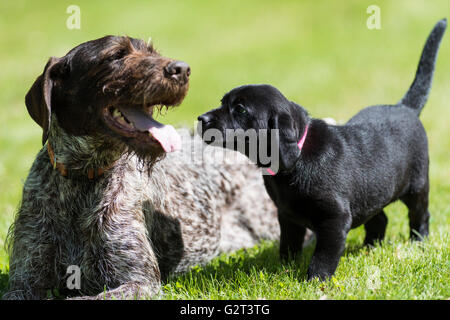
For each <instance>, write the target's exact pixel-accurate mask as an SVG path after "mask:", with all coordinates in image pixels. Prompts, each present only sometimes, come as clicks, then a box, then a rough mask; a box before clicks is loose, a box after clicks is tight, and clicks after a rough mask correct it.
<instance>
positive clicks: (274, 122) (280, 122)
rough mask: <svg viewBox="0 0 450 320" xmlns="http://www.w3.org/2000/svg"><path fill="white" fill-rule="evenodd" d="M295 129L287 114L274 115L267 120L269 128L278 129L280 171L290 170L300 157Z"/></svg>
mask: <svg viewBox="0 0 450 320" xmlns="http://www.w3.org/2000/svg"><path fill="white" fill-rule="evenodd" d="M296 127H297V126H296V124H295V122H294V120H293V119H292V117H291V116H290V115H289V114H287V113H285V114H277V115H274V116H273V117H272V118H271V119H270V120H269V128H270V129H278V132H279V142H278V145H279V150H280V153H279V154H280V168H281V169H285V170H289V169H291V168H292V167H293V166H294V164H295V162H296V161H297V159H298V157H299V156H300V149H299V148H298V145H297V143H298V133H297V128H296Z"/></svg>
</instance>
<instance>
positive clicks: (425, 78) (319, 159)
mask: <svg viewBox="0 0 450 320" xmlns="http://www.w3.org/2000/svg"><path fill="white" fill-rule="evenodd" d="M446 25H447V20H446V19H444V20H441V21H439V22H438V23H437V24H436V26H435V27H434V29H433V30H432V32H431V34H430V36H429V38H428V40H427V42H426V44H425V47H424V50H423V53H422V57H421V59H420V63H419V67H418V69H417V74H416V77H415V79H414V82H413V83H412V85H411V87H410V89H409V90H408V92H407V93H406V95H405V96H404V97H403V99H401V101H400V102H399V103H397V104H396V105H377V106H372V107H369V108H366V109H364V110H362V111H361V112H359V113H358V114H357V115H356V116H354V117H353V118H351V119H350V120H349V121H348V122H347V123H346V124H345V125H343V126H333V125H328V124H327V123H325V122H324V121H322V120H318V119H312V118H310V117H309V116H308V113H307V112H306V111H305V109H303V108H302V107H301V106H299V105H297V104H295V103H293V102H291V101H289V100H287V99H286V98H285V97H284V96H283V95H282V94H281V93H280V92H279V91H278V90H277V89H276V88H274V87H271V86H269V85H247V86H241V87H238V88H235V89H233V90H231V91H230V92H229V93H227V94H226V95H225V96H224V97H223V99H222V106H221V107H220V108H217V109H214V110H212V111H209V112H207V113H205V114H203V115H202V116H200V117H199V118H198V119H199V121H200V123H201V126H202V132H201V134H202V136H203V138H204V140H205V139H206V138H205V132H206V131H207V130H208V129H211V128H213V129H216V130H219V131H220V132H221V133H222V134H224V133H225V131H226V130H227V129H243V130H248V129H254V130H256V131H261V130H262V129H264V130H267V129H269V130H270V129H279V153H280V154H279V157H280V166H279V168H280V169H279V171H278V172H276V173H275V172H270V173H271V175H265V176H264V183H265V186H266V188H267V191H268V193H269V195H270V197H271V198H272V199H273V201H274V202H275V204H276V205H277V207H278V216H279V221H280V227H281V239H280V255H281V257H282V258H287V257H288V255H289V254H292V255H295V254H299V253H300V251H301V248H302V241H303V238H304V234H305V227H307V228H310V229H312V230H313V231H315V232H316V236H317V245H316V248H315V251H314V255H313V257H312V261H311V264H310V266H309V269H308V278H309V279H311V278H313V277H319V278H320V279H325V278H328V277H330V276H332V275H333V273H334V272H335V270H336V267H337V265H338V262H339V259H340V257H341V255H342V253H343V251H344V247H345V240H346V237H347V233H348V232H349V230H350V229H352V228H356V227H358V226H360V225H361V224H364V227H365V230H366V238H365V241H364V242H365V244H368V245H371V244H374V242H376V241H380V240H382V239H383V238H384V234H385V230H386V224H387V217H386V215H385V213H384V212H383V208H384V207H385V206H387V205H388V204H390V203H392V202H394V201H396V200H398V199H400V200H401V201H403V202H404V203H405V204H406V206H407V207H408V209H409V225H410V230H411V231H410V236H411V238H412V239H415V240H420V239H422V238H424V237H426V236H427V235H428V220H429V216H430V215H429V212H428V192H429V181H428V143H427V136H426V133H425V130H424V127H423V126H422V124H421V122H420V120H419V117H418V116H419V114H420V112H421V110H422V108H423V106H424V105H425V102H426V100H427V97H428V93H429V90H430V87H431V82H432V77H433V71H434V66H435V62H436V57H437V52H438V48H439V43H440V41H441V39H442V36H443V34H444V31H445V28H446ZM223 141H225V139H224V140H223ZM205 142H207V143H212V141H206V140H205ZM216 144H219V145H222V146H224V145H223V144H220V142H217V141H216ZM258 145H259V144H258ZM233 148H236V147H235V145H234V147H233ZM245 153H246V154H247V156H248V151H245ZM257 163H258V162H257ZM258 165H260V166H261V164H260V163H258Z"/></svg>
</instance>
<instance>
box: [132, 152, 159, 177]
mask: <svg viewBox="0 0 450 320" xmlns="http://www.w3.org/2000/svg"><path fill="white" fill-rule="evenodd" d="M125 156H126V160H127V161H128V160H129V159H131V158H132V157H136V159H137V162H136V169H137V170H138V171H140V172H142V173H147V174H148V175H149V176H150V175H151V173H152V169H153V166H154V165H155V164H156V163H157V162H159V161H161V160H163V159H164V157H165V156H166V153H165V152H164V151H163V150H162V149H161V150H160V151H156V150H155V151H152V152H149V151H148V150H143V149H135V148H128V150H127V151H126V155H125Z"/></svg>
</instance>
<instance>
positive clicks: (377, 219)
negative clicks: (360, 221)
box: [364, 211, 388, 246]
mask: <svg viewBox="0 0 450 320" xmlns="http://www.w3.org/2000/svg"><path fill="white" fill-rule="evenodd" d="M387 223H388V218H387V216H386V214H385V213H384V211H381V212H380V213H378V214H376V215H375V216H373V217H372V218H370V220H369V221H367V222H366V223H365V224H364V229H365V230H366V238H365V239H364V245H366V246H373V245H374V244H375V242H377V241H382V240H383V239H384V234H385V232H386V226H387Z"/></svg>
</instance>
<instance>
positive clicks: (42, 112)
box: [25, 57, 60, 145]
mask: <svg viewBox="0 0 450 320" xmlns="http://www.w3.org/2000/svg"><path fill="white" fill-rule="evenodd" d="M59 60H60V59H59V58H54V57H52V58H50V59H49V60H48V62H47V64H46V65H45V68H44V72H43V73H42V74H41V75H40V76H39V77H38V78H37V79H36V81H35V82H34V83H33V85H32V86H31V88H30V90H29V91H28V93H27V95H26V96H25V105H26V106H27V110H28V113H29V114H30V116H31V118H33V120H34V121H35V122H36V123H37V124H38V125H40V126H41V127H42V130H43V133H42V144H43V145H44V144H45V141H47V138H48V131H49V128H50V121H51V114H52V106H51V98H52V88H53V80H52V79H51V76H50V71H51V70H52V68H53V66H54V65H55V64H56V63H57V62H58V61H59Z"/></svg>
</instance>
